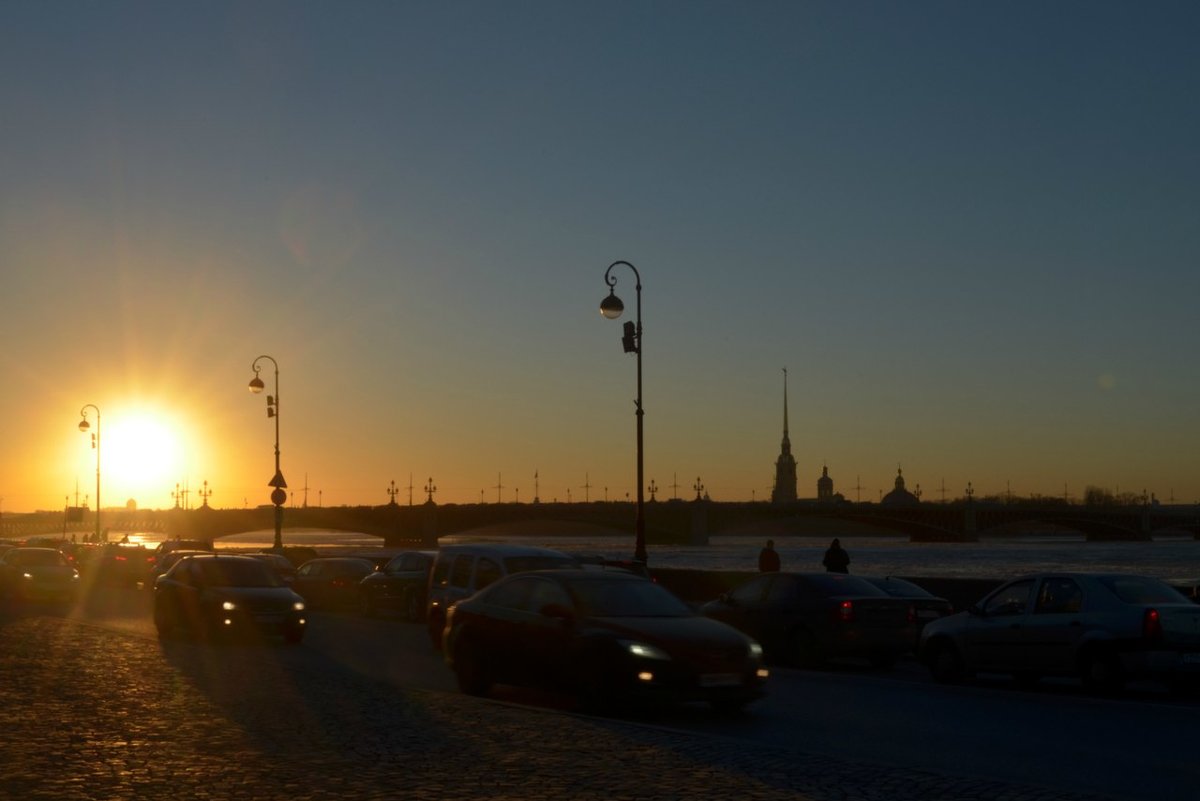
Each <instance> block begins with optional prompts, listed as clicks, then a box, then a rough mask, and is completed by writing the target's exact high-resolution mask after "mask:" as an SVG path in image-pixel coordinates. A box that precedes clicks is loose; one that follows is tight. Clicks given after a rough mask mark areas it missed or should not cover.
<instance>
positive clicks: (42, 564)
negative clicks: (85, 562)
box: [0, 547, 79, 603]
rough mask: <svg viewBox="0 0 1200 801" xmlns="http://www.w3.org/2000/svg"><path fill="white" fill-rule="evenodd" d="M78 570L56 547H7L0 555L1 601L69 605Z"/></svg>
mask: <svg viewBox="0 0 1200 801" xmlns="http://www.w3.org/2000/svg"><path fill="white" fill-rule="evenodd" d="M78 595H79V571H78V570H76V569H75V568H74V567H72V566H71V564H70V562H68V561H67V558H66V557H65V556H63V555H62V554H61V553H59V551H58V549H57V548H22V547H13V548H6V549H5V550H4V551H2V552H0V600H4V601H9V602H13V601H16V602H38V601H44V602H50V603H72V602H74V601H75V599H76V598H77V597H78Z"/></svg>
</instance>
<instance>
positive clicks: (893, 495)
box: [879, 468, 921, 506]
mask: <svg viewBox="0 0 1200 801" xmlns="http://www.w3.org/2000/svg"><path fill="white" fill-rule="evenodd" d="M920 502H921V501H920V499H919V498H917V496H916V495H913V494H912V493H911V492H909V491H908V490H906V489H905V488H904V471H902V470H901V469H900V468H896V488H895V489H893V490H892V491H891V492H889V493H888V494H887V495H884V496H883V498H882V499H881V500H880V501H879V503H880V504H882V505H883V506H916V505H917V504H919V503H920Z"/></svg>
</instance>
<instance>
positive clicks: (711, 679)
mask: <svg viewBox="0 0 1200 801" xmlns="http://www.w3.org/2000/svg"><path fill="white" fill-rule="evenodd" d="M741 683H742V677H741V675H739V674H737V673H705V674H702V675H701V676H700V686H701V687H736V686H738V685H739V684H741Z"/></svg>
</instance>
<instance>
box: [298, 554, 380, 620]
mask: <svg viewBox="0 0 1200 801" xmlns="http://www.w3.org/2000/svg"><path fill="white" fill-rule="evenodd" d="M374 571H375V563H374V562H373V561H371V560H370V559H365V558H361V557H357V556H319V557H317V558H316V559H309V560H308V561H307V562H305V563H304V564H302V565H300V567H298V568H296V579H295V581H293V582H292V589H293V590H295V591H296V592H298V593H300V595H302V596H303V597H304V600H305V601H306V602H307V603H308V606H309V608H310V609H351V608H354V607H356V606H358V583H359V582H360V581H362V580H363V577H364V576H366V575H368V574H370V573H373V572H374Z"/></svg>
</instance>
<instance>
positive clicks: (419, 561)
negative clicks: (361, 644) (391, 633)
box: [358, 551, 437, 622]
mask: <svg viewBox="0 0 1200 801" xmlns="http://www.w3.org/2000/svg"><path fill="white" fill-rule="evenodd" d="M435 556H437V552H436V551H405V552H404V553H401V554H397V555H396V556H394V557H392V558H391V560H390V561H388V563H387V564H385V565H384V566H383V567H381V568H379V570H376V571H375V572H374V573H371V574H369V575H367V576H366V577H365V578H363V580H362V581H360V582H359V583H358V591H359V600H360V608H361V609H362V613H363V614H364V615H366V616H368V617H371V616H374V615H375V614H377V613H379V612H380V611H384V610H387V611H393V612H399V613H400V615H401V617H403V618H404V619H405V620H411V621H413V622H419V621H422V620H424V619H425V596H426V593H427V591H428V588H429V569H430V568H431V567H433V560H434V557H435Z"/></svg>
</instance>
